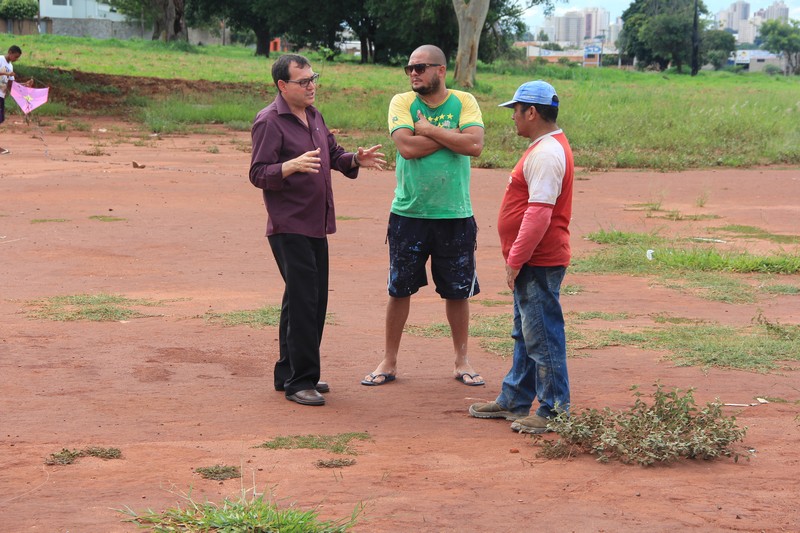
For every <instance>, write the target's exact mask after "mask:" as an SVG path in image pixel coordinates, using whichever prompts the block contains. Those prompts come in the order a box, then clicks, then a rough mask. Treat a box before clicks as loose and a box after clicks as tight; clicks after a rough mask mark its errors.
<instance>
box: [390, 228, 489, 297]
mask: <svg viewBox="0 0 800 533" xmlns="http://www.w3.org/2000/svg"><path fill="white" fill-rule="evenodd" d="M386 235H387V239H388V241H389V284H388V289H389V295H390V296H393V297H395V298H405V297H406V296H411V295H412V294H414V293H415V292H417V291H418V290H419V288H420V287H424V286H425V285H427V284H428V276H427V274H426V272H425V264H426V263H427V262H428V257H430V258H431V275H432V276H433V283H434V284H435V285H436V292H437V293H439V295H440V296H441V297H442V298H447V299H448V300H465V299H467V298H470V297H471V296H474V295H476V294H478V293H479V292H480V287H479V285H478V275H477V272H476V270H475V248H476V247H477V236H478V225H477V224H476V223H475V218H474V217H469V218H450V219H427V218H409V217H404V216H400V215H396V214H394V213H390V214H389V229H388V230H387V234H386Z"/></svg>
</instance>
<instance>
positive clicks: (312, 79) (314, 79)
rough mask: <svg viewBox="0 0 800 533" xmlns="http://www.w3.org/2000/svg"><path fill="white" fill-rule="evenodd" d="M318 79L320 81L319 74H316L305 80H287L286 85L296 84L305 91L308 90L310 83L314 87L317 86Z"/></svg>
mask: <svg viewBox="0 0 800 533" xmlns="http://www.w3.org/2000/svg"><path fill="white" fill-rule="evenodd" d="M318 79H319V74H314V75H313V76H311V77H310V78H304V79H302V80H286V83H296V84H297V85H299V86H300V87H302V88H303V89H307V88H308V84H309V83H313V84H314V85H316V84H317V80H318Z"/></svg>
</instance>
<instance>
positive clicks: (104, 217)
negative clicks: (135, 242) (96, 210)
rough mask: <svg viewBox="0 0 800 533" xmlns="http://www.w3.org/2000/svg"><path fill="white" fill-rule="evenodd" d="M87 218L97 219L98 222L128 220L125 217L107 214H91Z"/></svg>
mask: <svg viewBox="0 0 800 533" xmlns="http://www.w3.org/2000/svg"><path fill="white" fill-rule="evenodd" d="M89 220H98V221H100V222H122V221H125V220H128V219H127V218H121V217H112V216H109V215H92V216H90V217H89Z"/></svg>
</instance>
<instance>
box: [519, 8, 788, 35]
mask: <svg viewBox="0 0 800 533" xmlns="http://www.w3.org/2000/svg"><path fill="white" fill-rule="evenodd" d="M631 1H632V0H602V1H600V0H570V1H569V2H563V1H558V2H557V3H556V11H555V14H556V15H563V14H564V13H566V12H567V11H573V10H578V9H583V8H587V7H602V8H604V9H605V10H606V11H608V13H609V15H610V22H612V23H613V22H614V21H615V20H616V19H617V17H621V16H622V12H623V11H625V10H626V9H628V6H629V5H630V4H631ZM773 1H774V0H750V1H749V2H748V3H749V4H750V13H753V12H754V11H758V10H759V9H766V8H767V7H769V6H771V5H772V3H773ZM703 2H704V3H705V5H706V7H708V9H709V11H711V13H713V14H716V13H718V12H719V11H722V10H723V9H727V8H728V6H730V5H731V4H733V3H734V2H735V0H703ZM783 3H784V4H786V5H787V6H788V7H789V18H790V19H796V20H800V0H783ZM525 23H526V24H528V27H530V29H531V31H536V28H538V27H540V26H543V25H544V14H543V10H542V8H540V7H533V8H531V9H529V10H528V11H527V12H526V14H525Z"/></svg>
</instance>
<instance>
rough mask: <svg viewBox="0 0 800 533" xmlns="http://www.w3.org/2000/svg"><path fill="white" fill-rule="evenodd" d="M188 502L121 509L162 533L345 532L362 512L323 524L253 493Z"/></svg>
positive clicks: (143, 525) (313, 514)
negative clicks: (154, 508) (140, 509)
mask: <svg viewBox="0 0 800 533" xmlns="http://www.w3.org/2000/svg"><path fill="white" fill-rule="evenodd" d="M184 500H185V501H186V503H185V504H184V506H183V507H181V506H180V505H178V506H177V507H175V508H172V509H166V510H164V511H161V512H155V511H152V510H150V509H148V510H147V511H144V512H141V513H138V512H136V511H134V510H133V509H131V508H129V507H126V508H125V509H121V510H119V512H120V513H123V514H125V515H127V516H129V517H130V518H129V519H128V520H127V521H129V522H133V523H135V524H137V525H138V526H139V527H140V528H147V529H150V530H152V531H159V532H179V531H187V532H189V531H197V532H199V531H207V532H212V531H219V532H230V533H234V532H264V533H267V532H273V531H274V532H278V531H280V532H287V533H290V532H296V533H304V532H326V533H344V532H346V531H349V530H350V529H352V528H353V526H355V524H356V521H357V519H358V516H359V515H360V514H361V512H362V511H363V506H361V505H359V506H358V507H356V508H355V510H354V511H353V514H352V515H351V516H350V518H348V519H342V520H337V521H321V520H319V517H318V516H319V515H318V513H317V512H316V511H303V510H300V509H296V508H294V507H288V508H286V509H278V507H277V505H276V504H275V503H272V502H271V501H269V500H267V499H265V498H264V495H263V494H258V495H257V494H256V493H255V491H254V492H253V495H252V496H248V494H247V493H246V492H245V491H242V494H241V496H240V497H239V498H238V499H236V500H230V499H227V498H226V499H225V500H224V501H223V502H222V504H216V503H213V502H206V503H199V502H195V501H194V500H192V498H191V496H190V495H186V496H184Z"/></svg>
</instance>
